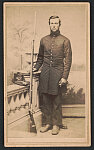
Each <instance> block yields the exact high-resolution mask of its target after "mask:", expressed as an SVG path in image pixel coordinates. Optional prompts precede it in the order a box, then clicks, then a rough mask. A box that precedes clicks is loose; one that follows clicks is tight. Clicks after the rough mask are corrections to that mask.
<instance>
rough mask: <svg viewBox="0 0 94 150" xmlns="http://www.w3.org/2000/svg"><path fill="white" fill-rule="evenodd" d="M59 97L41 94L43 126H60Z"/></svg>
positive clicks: (60, 110)
mask: <svg viewBox="0 0 94 150" xmlns="http://www.w3.org/2000/svg"><path fill="white" fill-rule="evenodd" d="M61 104H62V102H61V95H50V94H45V93H43V94H42V113H43V116H44V120H45V124H50V125H57V126H62V109H61Z"/></svg>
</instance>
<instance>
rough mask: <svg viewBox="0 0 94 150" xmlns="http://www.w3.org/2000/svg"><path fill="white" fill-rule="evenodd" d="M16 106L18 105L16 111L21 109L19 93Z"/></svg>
mask: <svg viewBox="0 0 94 150" xmlns="http://www.w3.org/2000/svg"><path fill="white" fill-rule="evenodd" d="M15 105H16V110H19V109H20V101H19V93H18V94H16V101H15Z"/></svg>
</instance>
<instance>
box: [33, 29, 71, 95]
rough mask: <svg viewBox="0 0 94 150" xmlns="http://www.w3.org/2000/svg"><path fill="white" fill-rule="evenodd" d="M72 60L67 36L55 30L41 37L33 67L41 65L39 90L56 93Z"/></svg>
mask: <svg viewBox="0 0 94 150" xmlns="http://www.w3.org/2000/svg"><path fill="white" fill-rule="evenodd" d="M71 62H72V51H71V44H70V41H69V39H68V38H66V37H65V36H63V35H61V34H60V31H57V32H56V33H55V34H53V33H51V34H50V35H47V36H45V37H43V38H42V39H41V41H40V48H39V54H38V58H37V62H36V65H35V68H36V69H37V70H38V69H39V68H40V67H41V66H42V65H43V67H42V71H41V75H40V80H39V91H40V92H41V93H48V94H52V95H57V94H58V90H59V81H60V79H61V78H64V79H67V78H68V75H69V71H70V67H71Z"/></svg>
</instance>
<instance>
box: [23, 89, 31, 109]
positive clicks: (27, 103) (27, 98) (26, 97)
mask: <svg viewBox="0 0 94 150" xmlns="http://www.w3.org/2000/svg"><path fill="white" fill-rule="evenodd" d="M24 98H25V102H26V106H27V108H28V106H29V102H30V99H29V93H28V91H26V92H25V93H24Z"/></svg>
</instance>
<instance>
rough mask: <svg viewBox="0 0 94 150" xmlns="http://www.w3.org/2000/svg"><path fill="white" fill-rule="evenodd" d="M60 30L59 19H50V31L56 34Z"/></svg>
mask: <svg viewBox="0 0 94 150" xmlns="http://www.w3.org/2000/svg"><path fill="white" fill-rule="evenodd" d="M59 28H60V26H59V18H55V19H50V30H51V31H53V32H56V31H57V30H59Z"/></svg>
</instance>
